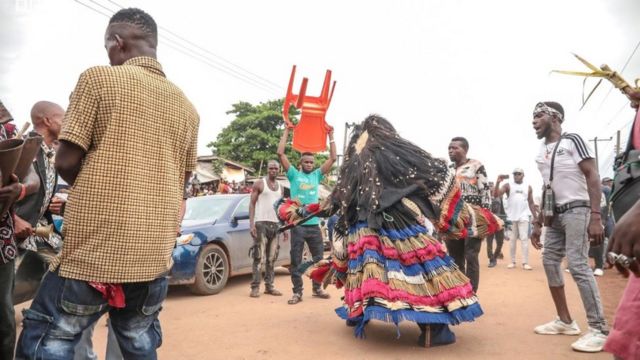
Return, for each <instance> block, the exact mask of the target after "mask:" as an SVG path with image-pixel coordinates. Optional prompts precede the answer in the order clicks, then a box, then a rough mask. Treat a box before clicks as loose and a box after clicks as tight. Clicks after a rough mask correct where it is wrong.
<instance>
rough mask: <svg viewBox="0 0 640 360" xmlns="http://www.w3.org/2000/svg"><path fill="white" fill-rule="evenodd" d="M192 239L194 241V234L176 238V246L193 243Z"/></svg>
mask: <svg viewBox="0 0 640 360" xmlns="http://www.w3.org/2000/svg"><path fill="white" fill-rule="evenodd" d="M191 239H193V234H184V235H180V236H178V237H177V238H176V245H178V246H179V245H186V244H188V243H190V242H191Z"/></svg>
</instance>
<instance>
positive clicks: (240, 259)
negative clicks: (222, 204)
mask: <svg viewBox="0 0 640 360" xmlns="http://www.w3.org/2000/svg"><path fill="white" fill-rule="evenodd" d="M249 200H250V197H249V196H246V197H244V198H243V199H242V200H240V202H239V203H238V205H237V206H236V208H235V210H234V211H233V213H232V215H231V218H230V220H231V222H230V224H229V225H230V226H229V238H230V239H231V242H230V244H229V245H230V249H229V255H230V257H231V259H230V260H231V268H232V269H233V274H234V275H238V274H245V273H250V272H251V264H252V260H251V259H250V258H249V249H251V247H252V246H253V239H252V238H251V234H250V232H249ZM238 217H239V218H240V219H238ZM235 219H238V220H235Z"/></svg>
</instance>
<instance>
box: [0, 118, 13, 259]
mask: <svg viewBox="0 0 640 360" xmlns="http://www.w3.org/2000/svg"><path fill="white" fill-rule="evenodd" d="M7 138H8V136H7V132H6V131H5V128H4V126H3V125H0V140H6V139H7ZM12 211H13V210H9V211H7V212H6V213H4V214H2V215H0V265H4V264H6V263H8V262H10V261H11V260H13V259H15V257H16V253H17V249H16V241H15V236H14V231H13V216H11V212H12Z"/></svg>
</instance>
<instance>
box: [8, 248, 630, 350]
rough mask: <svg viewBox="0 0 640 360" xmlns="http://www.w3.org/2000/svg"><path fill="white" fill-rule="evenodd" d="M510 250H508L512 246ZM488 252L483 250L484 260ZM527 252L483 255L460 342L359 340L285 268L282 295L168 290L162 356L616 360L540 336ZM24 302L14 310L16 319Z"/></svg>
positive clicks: (574, 306) (537, 269) (335, 297)
mask: <svg viewBox="0 0 640 360" xmlns="http://www.w3.org/2000/svg"><path fill="white" fill-rule="evenodd" d="M503 252H504V253H505V254H508V243H505V249H504V250H503ZM485 253H486V252H485V251H484V249H483V250H482V252H481V254H485ZM530 256H531V258H532V261H531V262H532V266H533V267H534V270H533V271H525V270H522V269H520V268H516V269H507V268H506V265H507V262H506V261H504V260H503V261H501V262H499V263H498V266H497V267H495V268H492V269H489V268H487V260H486V259H485V257H484V256H483V257H481V266H482V267H481V275H480V290H479V293H478V295H479V297H480V303H481V305H482V307H483V309H484V312H485V315H484V316H482V317H481V318H480V319H478V320H477V321H476V322H474V323H465V324H462V325H460V326H456V327H454V328H453V330H454V331H455V333H456V335H457V343H455V344H453V345H449V346H444V347H436V348H431V349H424V348H419V347H417V346H416V345H415V342H416V339H417V336H418V333H419V331H418V328H417V326H415V325H414V324H413V323H402V324H401V326H400V331H401V337H400V338H397V336H396V328H395V326H394V325H390V324H387V323H382V322H377V321H372V322H371V323H369V325H368V326H367V328H366V332H367V338H366V339H364V340H359V339H356V338H354V337H353V332H352V329H351V328H347V327H346V326H345V324H344V322H343V321H341V320H340V319H339V318H338V317H337V316H336V315H335V313H334V309H335V308H336V307H338V306H339V304H340V291H338V290H336V289H334V288H330V289H329V292H330V293H331V295H332V298H331V299H329V300H321V299H316V298H312V297H311V292H310V287H311V286H310V282H309V281H308V280H305V281H306V282H305V289H306V291H305V297H304V301H303V302H302V303H300V304H297V305H294V306H292V305H288V304H287V299H288V297H289V296H290V294H291V290H290V289H291V282H290V280H289V276H288V273H287V271H286V270H285V269H279V270H278V272H277V275H276V287H277V288H278V289H280V290H282V291H283V293H284V294H285V295H284V296H282V297H273V296H267V295H264V294H263V295H261V296H260V297H259V298H257V299H254V298H250V297H249V296H248V295H249V282H250V281H251V280H250V277H249V276H241V277H237V278H233V279H231V280H230V281H229V283H228V284H227V287H226V288H225V289H224V291H223V292H222V293H220V294H219V295H214V296H208V297H199V296H194V295H191V294H190V293H189V291H188V290H187V289H186V288H181V287H175V288H171V289H170V291H169V296H168V298H167V301H166V302H165V306H164V310H163V311H162V313H161V315H160V318H161V321H162V330H163V334H164V342H163V344H162V347H161V348H160V349H159V352H158V354H159V357H160V358H161V359H300V358H305V357H306V358H309V359H314V360H315V359H386V360H390V359H425V358H430V359H493V360H496V359H513V358H517V359H518V360H526V359H594V360H595V359H611V358H612V357H611V356H610V355H609V354H606V353H599V354H582V353H577V352H574V351H572V350H571V347H570V344H571V343H572V342H573V341H575V340H576V339H577V337H572V336H541V335H536V334H534V333H533V331H532V329H533V327H534V326H536V325H538V324H541V323H543V322H546V321H549V320H551V319H553V317H554V316H555V315H554V314H555V312H554V309H553V303H552V301H551V298H550V296H549V293H548V290H547V285H546V280H545V276H544V272H543V270H542V266H541V262H540V253H539V252H536V251H535V250H534V251H533V252H532V254H531V255H530ZM565 280H566V290H567V298H568V300H569V307H570V309H571V312H572V315H573V316H574V318H575V319H576V320H577V321H578V323H579V325H580V328H581V329H583V330H586V329H587V324H586V317H585V314H584V310H583V309H582V305H581V302H580V297H579V295H578V292H577V289H576V286H575V283H574V282H573V280H572V279H571V276H570V275H569V274H566V275H565ZM597 280H598V283H599V285H600V291H601V293H602V295H603V301H604V307H605V313H606V316H607V320H609V321H612V319H613V313H614V311H615V307H616V306H617V303H618V299H619V298H620V296H621V294H622V291H623V289H624V285H625V284H626V281H625V280H624V279H622V278H621V277H620V276H619V275H617V274H616V273H615V271H613V270H608V271H605V276H604V277H600V278H597ZM26 305H27V304H23V305H21V306H19V307H17V308H16V310H17V312H18V314H19V310H21V309H22V308H23V307H25V306H26ZM18 317H20V316H19V315H18ZM18 320H21V319H18ZM106 329H107V328H106V327H105V326H104V319H102V320H101V323H100V325H99V326H98V327H97V328H96V332H95V336H94V345H95V349H96V350H97V352H98V354H99V356H101V358H102V356H104V349H105V339H106Z"/></svg>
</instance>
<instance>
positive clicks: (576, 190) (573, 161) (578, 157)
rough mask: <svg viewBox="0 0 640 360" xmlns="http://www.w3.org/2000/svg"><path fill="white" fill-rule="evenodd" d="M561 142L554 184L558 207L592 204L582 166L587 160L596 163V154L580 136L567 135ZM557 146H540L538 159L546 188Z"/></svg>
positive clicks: (554, 169) (555, 164)
mask: <svg viewBox="0 0 640 360" xmlns="http://www.w3.org/2000/svg"><path fill="white" fill-rule="evenodd" d="M564 136H566V137H564V138H562V139H560V146H558V150H557V151H556V158H555V162H554V165H553V183H552V184H551V189H553V193H554V194H555V197H556V205H564V204H566V203H569V202H571V201H575V200H586V201H589V193H588V192H587V180H586V179H585V177H584V174H583V173H582V171H581V170H580V167H579V166H578V164H579V163H580V162H582V161H583V160H586V159H594V158H595V157H594V156H593V151H591V148H590V147H589V145H587V143H585V141H584V140H583V139H582V137H580V135H578V134H565V135H564ZM555 147H556V143H555V142H554V143H551V144H545V143H544V141H543V142H541V143H540V151H538V155H537V156H536V164H538V170H540V173H541V174H542V179H543V180H544V184H545V185H547V184H548V183H549V173H550V170H551V157H552V155H553V149H554V148H555Z"/></svg>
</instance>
